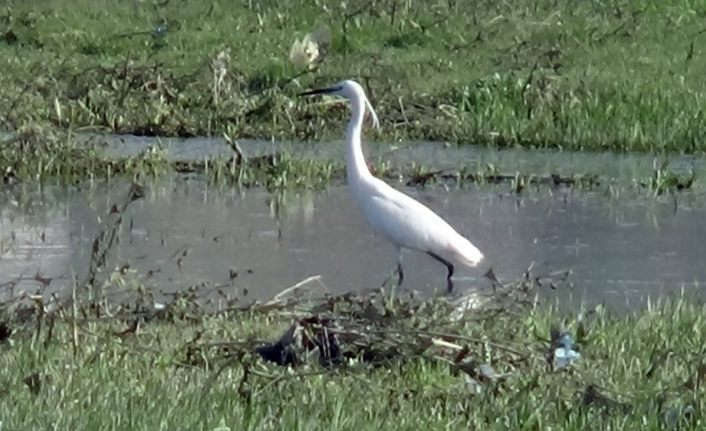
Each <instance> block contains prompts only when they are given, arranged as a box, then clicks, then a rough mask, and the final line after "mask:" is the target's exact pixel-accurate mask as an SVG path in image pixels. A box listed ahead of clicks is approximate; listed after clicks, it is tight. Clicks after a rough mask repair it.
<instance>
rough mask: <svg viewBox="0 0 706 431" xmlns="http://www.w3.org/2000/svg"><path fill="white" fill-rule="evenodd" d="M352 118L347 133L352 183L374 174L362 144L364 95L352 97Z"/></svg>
mask: <svg viewBox="0 0 706 431" xmlns="http://www.w3.org/2000/svg"><path fill="white" fill-rule="evenodd" d="M351 113H352V115H351V120H350V122H348V131H347V133H346V137H347V141H348V142H346V177H347V179H348V183H349V184H352V183H355V182H358V181H360V180H366V179H369V178H370V177H371V176H372V174H371V173H370V170H369V169H368V165H367V163H365V157H364V156H363V148H362V145H361V130H362V129H363V119H364V118H365V99H364V98H363V97H352V98H351Z"/></svg>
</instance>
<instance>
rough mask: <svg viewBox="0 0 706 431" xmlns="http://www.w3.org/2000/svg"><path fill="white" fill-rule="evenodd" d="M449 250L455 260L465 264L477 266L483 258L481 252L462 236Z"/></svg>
mask: <svg viewBox="0 0 706 431" xmlns="http://www.w3.org/2000/svg"><path fill="white" fill-rule="evenodd" d="M451 251H452V253H453V255H454V257H455V258H456V260H458V261H459V262H460V263H463V264H464V265H467V266H477V265H478V264H479V263H480V262H481V261H482V260H483V259H484V256H483V253H481V251H480V250H478V248H477V247H476V246H474V245H473V244H471V242H470V241H468V240H467V239H466V238H464V237H461V240H460V241H457V243H456V244H454V245H453V247H452V250H451Z"/></svg>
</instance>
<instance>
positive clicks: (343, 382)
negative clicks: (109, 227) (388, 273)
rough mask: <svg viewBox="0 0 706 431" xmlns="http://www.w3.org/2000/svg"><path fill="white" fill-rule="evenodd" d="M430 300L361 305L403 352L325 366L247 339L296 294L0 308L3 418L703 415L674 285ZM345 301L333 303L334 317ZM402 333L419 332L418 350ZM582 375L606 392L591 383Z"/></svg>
mask: <svg viewBox="0 0 706 431" xmlns="http://www.w3.org/2000/svg"><path fill="white" fill-rule="evenodd" d="M333 302H334V303H336V301H333ZM343 303H345V301H341V302H340V303H339V304H343ZM433 304H434V301H431V302H429V303H427V306H425V307H417V308H415V309H413V310H412V309H408V308H405V306H404V305H403V304H402V303H399V304H397V305H395V306H391V308H390V307H388V308H385V307H383V309H379V307H380V306H378V309H379V311H378V312H380V313H382V314H378V315H377V316H378V318H381V319H383V320H382V325H383V326H376V325H380V324H381V322H377V323H374V320H370V321H369V322H367V323H366V321H365V318H364V317H361V315H358V317H357V318H358V319H359V322H360V324H359V326H358V329H359V330H361V331H362V333H363V334H365V331H366V328H368V329H367V330H371V331H373V330H375V328H376V327H378V328H380V329H381V330H382V332H381V333H382V334H383V335H382V336H381V337H382V339H383V340H386V341H385V342H386V343H388V345H389V346H395V345H397V348H398V352H399V353H398V354H397V355H394V356H393V357H392V358H391V359H388V360H386V361H382V362H378V363H377V364H376V365H372V364H369V363H366V362H361V361H356V360H351V361H347V362H345V363H344V364H342V365H340V366H337V367H334V368H325V367H323V366H321V365H319V364H318V362H317V361H316V359H315V356H314V357H313V358H312V359H311V360H308V361H304V362H302V363H301V364H300V365H297V366H294V367H281V366H278V365H275V364H273V363H269V362H265V361H263V360H262V359H260V358H259V357H258V356H257V355H256V354H254V353H252V350H251V349H252V347H253V346H255V345H259V344H260V343H262V341H261V340H275V339H277V338H278V337H279V335H280V334H281V332H282V331H283V330H284V329H285V328H286V327H287V326H289V325H290V324H291V323H292V321H293V320H294V319H295V317H296V318H301V317H306V316H310V315H311V313H309V312H306V311H303V310H302V309H301V307H299V308H298V310H299V311H296V312H295V313H294V314H291V312H289V311H291V310H290V307H285V308H280V307H276V308H275V309H274V310H270V311H262V310H261V309H260V311H258V310H257V309H255V310H247V311H240V312H235V311H234V312H230V313H227V314H223V315H220V316H207V315H194V314H193V313H189V312H184V309H181V308H177V307H175V309H174V310H173V311H174V312H172V313H168V314H167V316H166V317H164V318H162V319H157V320H152V321H151V322H147V323H146V322H143V324H142V325H141V326H140V327H139V329H138V330H137V332H135V333H132V332H130V331H128V332H129V333H126V334H123V335H119V333H121V332H122V331H124V330H126V329H127V328H129V327H130V326H131V325H130V322H132V321H134V316H135V315H134V314H130V315H124V314H123V315H122V316H123V317H122V318H121V317H120V316H121V315H120V314H118V315H117V316H114V317H112V318H111V317H108V316H103V317H102V318H101V319H98V320H97V319H95V318H91V317H88V318H84V317H81V314H80V313H79V314H78V315H77V316H78V317H77V319H76V320H74V319H73V318H71V317H70V316H71V312H70V311H69V312H68V313H66V314H62V313H53V314H51V313H50V314H49V315H48V316H50V317H52V319H50V318H49V317H47V316H45V317H44V319H43V320H42V323H43V325H42V326H41V328H39V329H38V328H37V326H36V324H35V321H34V320H29V321H27V322H26V323H24V324H22V323H19V322H17V323H15V322H13V321H9V323H8V324H9V325H10V328H12V329H13V330H14V332H13V334H12V335H11V336H10V337H9V338H7V339H5V340H4V341H3V343H2V345H0V349H2V355H1V356H0V382H2V388H3V390H2V391H3V396H2V398H1V399H0V417H2V425H3V428H5V429H13V430H23V429H98V428H100V429H106V430H108V429H130V430H157V429H165V430H166V429H170V430H171V429H207V430H214V429H230V430H241V429H307V430H308V429H356V428H357V429H410V430H411V429H449V428H450V429H497V430H505V429H562V430H584V429H605V430H610V429H613V430H617V429H640V430H657V429H665V428H663V427H662V425H663V424H664V421H665V420H666V419H665V418H666V417H667V416H672V418H671V419H669V420H670V423H671V428H668V429H678V428H677V425H679V424H678V423H677V422H678V418H679V415H678V414H677V412H678V411H683V410H684V409H689V410H692V413H691V419H690V420H684V421H683V422H682V423H681V425H682V426H683V427H682V428H679V429H702V428H703V425H704V419H703V417H702V412H703V409H704V407H706V405H704V400H705V399H706V397H705V395H706V394H705V393H704V378H706V374H704V370H705V368H704V367H705V366H704V345H705V343H706V338H705V337H706V333H705V332H704V330H703V328H704V327H706V326H705V323H706V322H704V316H705V315H706V314H705V312H706V310H705V309H704V307H703V306H702V305H699V304H696V303H694V302H690V301H687V300H685V299H676V300H674V301H665V302H663V303H661V304H659V305H656V306H654V305H653V306H652V307H651V308H649V309H645V310H643V311H640V312H637V313H635V314H633V315H630V316H627V317H617V316H612V315H610V314H609V313H607V312H605V310H604V309H602V308H600V309H594V310H584V311H583V312H581V313H578V314H561V313H558V312H557V311H555V310H552V309H549V308H546V307H538V308H530V309H526V310H525V311H522V312H519V313H518V312H515V313H500V314H499V315H498V314H490V313H475V312H474V313H471V314H469V315H468V317H469V319H467V320H461V321H453V320H451V319H450V318H449V315H448V313H445V314H444V313H442V312H441V311H442V310H443V307H441V308H438V307H436V306H434V305H433ZM437 305H438V304H437ZM175 310H181V311H178V312H177V311H175ZM288 310H289V311H288ZM367 313H368V315H370V310H368V312H367ZM324 314H326V313H324ZM329 314H330V313H329ZM373 314H375V313H373ZM346 316H348V317H346ZM350 316H352V314H346V313H344V312H341V313H340V314H339V317H340V318H341V319H343V320H342V321H343V322H344V323H345V322H350V321H349V320H347V319H349V318H350ZM6 322H8V321H6ZM50 322H51V323H50ZM73 322H75V324H74V323H73ZM348 325H349V326H348V327H350V325H351V324H350V323H348ZM556 325H565V326H566V327H567V328H569V330H570V331H571V332H572V333H574V334H576V336H577V337H578V341H579V347H580V351H581V354H582V357H581V359H580V360H579V361H578V362H577V363H575V364H574V365H573V366H572V367H571V368H570V369H568V370H552V369H551V368H550V367H548V365H547V362H546V360H545V355H546V353H547V352H548V346H549V344H548V341H547V338H548V336H549V332H550V328H551V327H553V326H556ZM50 328H51V329H50ZM370 328H372V329H370ZM405 331H406V332H405ZM426 331H433V332H434V333H442V334H447V336H446V340H447V341H451V342H453V343H457V344H459V345H460V346H462V347H464V349H466V350H465V354H464V355H460V354H459V353H458V351H450V352H448V351H445V350H443V349H442V348H439V347H434V346H429V345H428V343H427V342H428V341H429V340H430V339H431V338H438V336H436V337H435V336H432V335H428V334H427V332H426ZM74 333H75V334H76V335H75V336H74ZM404 334H407V335H406V337H407V339H405V336H404ZM362 340H363V342H361V343H360V344H365V343H364V341H365V337H363V338H362ZM405 340H406V341H410V342H414V343H416V344H414V343H413V344H414V345H415V347H418V346H419V345H422V346H425V345H426V346H428V347H426V348H423V349H421V350H419V349H417V351H416V353H415V354H413V355H412V354H410V353H409V349H410V348H409V347H405V344H404V341H405ZM405 349H407V350H405ZM454 358H456V359H454ZM454 362H456V363H457V364H458V366H455V365H453V364H454ZM473 362H478V363H488V364H490V365H491V366H492V367H493V368H494V369H495V370H496V371H497V372H498V373H507V375H506V376H505V377H503V378H502V379H498V380H494V381H492V379H491V380H487V379H483V378H482V377H479V375H478V373H477V371H473V370H472V369H471V368H469V367H470V366H469V365H468V364H470V363H473ZM464 364H465V365H464ZM464 369H465V370H467V371H465V372H464V371H463V370H464ZM488 375H489V374H485V376H488ZM469 376H475V377H474V380H469ZM472 381H475V382H476V383H473V386H471V384H470V383H469V382H472ZM475 385H479V386H475ZM478 387H480V391H479V392H477V391H476V390H472V388H478ZM589 387H593V388H597V390H598V392H599V393H600V394H601V396H593V397H591V396H589V395H586V393H587V391H589V392H590V391H591V389H588V388H589ZM219 426H223V427H225V428H218V427H219Z"/></svg>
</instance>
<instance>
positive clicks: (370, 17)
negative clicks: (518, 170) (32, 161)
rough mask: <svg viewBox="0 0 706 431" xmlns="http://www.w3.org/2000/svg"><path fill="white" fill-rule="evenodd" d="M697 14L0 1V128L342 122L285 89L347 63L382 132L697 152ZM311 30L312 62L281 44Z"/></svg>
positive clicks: (560, 6) (543, 2) (191, 131)
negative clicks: (377, 116) (293, 57)
mask: <svg viewBox="0 0 706 431" xmlns="http://www.w3.org/2000/svg"><path fill="white" fill-rule="evenodd" d="M704 14H706V5H704V3H703V2H699V1H664V2H651V1H633V2H628V3H618V2H604V1H583V2H580V3H578V4H577V3H576V2H573V1H564V0H562V1H548V0H538V1H535V2H531V3H527V2H523V1H519V0H510V1H506V2H481V3H477V2H437V3H429V2H421V1H414V0H411V1H404V2H400V1H357V2H339V1H326V0H325V1H319V2H314V3H311V2H305V1H299V0H296V1H292V2H287V3H286V4H279V3H277V4H275V3H268V2H230V1H215V2H210V3H208V4H204V3H199V2H185V1H176V0H172V1H165V2H161V1H141V2H117V3H116V2H110V1H107V0H100V1H88V0H79V1H78V2H76V1H72V2H67V1H65V0H41V1H34V2H19V1H16V2H15V1H10V2H6V3H5V6H4V7H3V8H2V9H1V10H0V68H1V69H2V70H3V74H2V76H0V105H1V106H3V107H5V108H4V109H2V110H0V125H1V126H2V127H3V128H5V129H17V128H19V127H21V126H23V125H26V124H27V123H35V124H40V125H43V126H45V125H51V126H52V127H59V128H73V129H85V128H90V129H93V130H95V129H98V130H105V131H111V132H118V133H138V134H149V135H181V136H188V135H210V134H216V135H220V134H221V133H223V132H224V131H226V130H227V129H228V127H230V128H231V132H232V134H233V136H235V137H263V138H269V137H274V138H299V139H319V138H324V137H330V136H336V137H338V136H339V135H340V134H341V132H342V127H341V122H342V121H343V119H344V117H345V116H346V115H347V112H346V110H345V109H342V107H341V105H339V104H334V103H327V102H320V101H313V102H312V101H302V100H300V99H298V98H297V97H296V96H295V94H296V93H297V92H298V91H299V90H301V89H302V88H309V87H311V86H313V85H325V84H329V83H331V82H334V81H335V80H338V79H340V78H349V77H352V78H356V79H359V80H360V81H361V82H363V83H364V84H365V85H366V86H367V88H368V89H369V92H370V96H371V99H372V102H373V104H374V105H375V106H376V108H377V110H378V114H380V116H381V119H382V122H383V130H382V132H380V134H379V135H376V136H375V138H376V139H381V140H390V141H391V140H394V139H412V138H413V139H431V140H452V141H458V142H463V143H473V144H484V145H495V146H515V145H518V146H524V147H551V148H566V149H578V150H583V149H591V150H593V149H613V150H644V151H675V152H703V150H704V148H705V147H704V145H705V144H704V142H706V139H704V138H705V133H706V132H704V130H706V114H705V113H704V110H703V101H704V88H705V87H704V84H705V83H706V78H704V74H703V70H704V68H705V67H706V52H705V51H704V48H703V45H704V44H703V41H704V38H706V33H704V32H703V17H704ZM324 26H325V27H327V28H328V33H329V34H330V37H325V36H321V35H322V34H324V33H325V32H323V33H322V32H321V31H319V32H316V30H317V29H320V28H323V27H324ZM310 32H316V37H315V39H316V40H317V41H319V42H322V44H321V45H317V47H318V48H319V51H320V52H321V53H322V55H321V56H320V57H321V58H319V59H317V64H318V66H317V67H315V68H313V70H310V68H309V66H308V65H307V64H306V62H305V61H300V62H299V65H298V66H297V65H295V64H294V63H293V62H292V61H291V60H290V58H289V57H290V49H291V47H292V45H293V43H294V42H295V40H301V39H302V38H303V37H304V36H305V35H306V34H307V33H310ZM324 51H325V55H324ZM300 57H301V56H300ZM319 60H320V61H319Z"/></svg>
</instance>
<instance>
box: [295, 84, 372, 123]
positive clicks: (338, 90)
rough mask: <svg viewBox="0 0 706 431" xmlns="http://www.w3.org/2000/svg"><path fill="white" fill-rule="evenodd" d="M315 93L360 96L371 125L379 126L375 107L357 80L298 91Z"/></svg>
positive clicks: (350, 97)
mask: <svg viewBox="0 0 706 431" xmlns="http://www.w3.org/2000/svg"><path fill="white" fill-rule="evenodd" d="M315 94H331V95H336V96H341V97H345V98H346V99H349V100H351V99H353V98H362V99H363V102H364V103H365V108H366V109H367V110H368V111H370V115H371V116H372V117H373V126H374V127H375V128H376V129H379V128H380V120H379V119H378V116H377V113H376V112H375V109H373V105H372V104H371V103H370V100H368V97H367V96H366V95H365V91H364V90H363V87H361V85H360V84H358V83H357V82H355V81H352V80H345V81H341V82H338V83H336V84H335V85H333V86H331V87H326V88H317V89H314V90H309V91H305V92H303V93H299V95H300V96H311V95H315Z"/></svg>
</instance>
